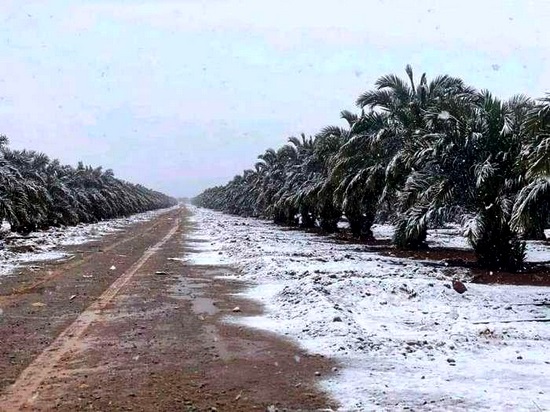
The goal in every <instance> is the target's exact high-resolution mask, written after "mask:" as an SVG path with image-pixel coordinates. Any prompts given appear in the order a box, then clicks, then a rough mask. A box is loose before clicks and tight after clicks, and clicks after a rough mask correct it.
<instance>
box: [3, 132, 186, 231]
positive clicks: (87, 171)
mask: <svg viewBox="0 0 550 412" xmlns="http://www.w3.org/2000/svg"><path fill="white" fill-rule="evenodd" d="M7 145H8V139H7V138H6V137H5V136H0V222H2V221H5V222H7V223H9V224H10V226H11V230H12V231H13V232H18V233H23V234H26V233H29V232H31V231H35V230H40V229H47V228H49V227H52V226H55V227H59V226H73V225H77V224H79V223H93V222H97V221H100V220H104V219H111V218H117V217H123V216H128V215H131V214H134V213H140V212H145V211H148V210H153V209H159V208H164V207H169V206H172V205H174V204H176V200H175V199H173V198H171V197H169V196H166V195H164V194H162V193H160V192H157V191H154V190H151V189H147V188H146V187H143V186H141V185H136V184H132V183H128V182H125V181H123V180H120V179H117V178H115V177H114V175H113V172H112V170H103V169H102V168H101V167H98V168H92V167H90V166H84V165H83V164H82V163H79V164H78V166H77V167H76V168H75V167H72V166H67V165H62V164H61V163H60V162H59V161H58V160H50V159H49V158H48V156H46V155H45V154H43V153H39V152H35V151H32V150H11V149H10V148H9V147H8V146H7Z"/></svg>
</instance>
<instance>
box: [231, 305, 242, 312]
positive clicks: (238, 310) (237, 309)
mask: <svg viewBox="0 0 550 412" xmlns="http://www.w3.org/2000/svg"><path fill="white" fill-rule="evenodd" d="M240 311H241V308H240V307H238V306H235V307H234V308H233V312H240Z"/></svg>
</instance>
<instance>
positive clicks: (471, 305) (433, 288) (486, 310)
mask: <svg viewBox="0 0 550 412" xmlns="http://www.w3.org/2000/svg"><path fill="white" fill-rule="evenodd" d="M191 209H192V211H193V213H194V216H193V218H192V219H193V220H194V221H195V222H196V226H197V229H196V231H195V232H194V233H192V234H191V235H190V239H189V241H190V242H192V248H193V249H194V250H195V251H196V252H195V253H192V254H190V255H189V258H188V260H189V262H190V263H192V264H201V265H224V264H225V265H232V266H234V267H235V268H237V269H238V271H237V273H238V277H239V278H242V279H243V280H246V281H248V282H253V284H255V285H256V286H255V287H253V288H251V289H250V290H248V291H247V292H246V293H245V295H246V296H247V297H250V298H253V299H256V300H259V301H261V302H263V303H264V304H265V307H266V313H265V315H264V316H261V317H249V318H238V319H236V318H228V321H234V322H242V323H244V324H246V325H249V326H251V327H257V328H262V329H267V330H271V331H274V332H277V333H280V334H284V335H287V336H288V337H290V338H292V339H294V340H295V341H296V342H298V343H299V344H300V345H302V346H303V347H304V348H305V349H307V350H309V351H311V352H314V353H319V354H323V355H326V356H330V357H332V358H335V359H336V360H338V361H339V362H340V364H341V368H340V369H339V370H338V371H336V372H335V373H334V374H333V375H332V376H327V377H325V379H324V381H323V385H324V387H325V388H326V389H327V390H328V391H330V393H332V395H333V396H334V397H335V398H336V399H337V400H338V401H339V402H340V403H341V409H342V410H344V411H364V410H366V411H369V410H392V411H393V410H405V409H408V410H438V411H440V410H441V411H449V410H487V411H489V410H490V411H501V410H503V411H521V410H526V411H541V410H550V323H543V322H512V323H503V322H502V321H508V320H526V319H542V318H550V306H548V305H541V304H542V303H544V302H548V301H549V300H550V288H544V287H527V286H524V287H518V286H498V285H479V284H470V283H467V282H466V286H467V288H468V290H467V292H466V293H464V294H463V295H460V294H458V293H457V292H455V291H454V290H453V289H452V288H451V287H450V284H451V279H453V278H462V279H467V275H468V274H467V272H466V270H465V269H464V270H462V269H460V270H457V269H453V268H447V267H445V266H443V265H442V266H441V267H433V266H427V265H425V264H423V263H421V262H414V261H411V260H407V259H400V258H392V257H384V256H380V255H378V254H376V253H372V252H366V251H365V250H364V248H363V247H362V246H360V245H350V244H339V243H335V242H333V241H331V240H330V239H328V238H325V237H320V236H316V235H312V234H307V233H303V232H300V231H289V230H284V229H281V228H279V227H277V226H274V225H272V224H270V223H268V222H264V221H259V220H254V219H242V218H238V217H233V216H227V215H222V214H220V213H216V212H212V211H208V210H205V209H197V208H191ZM374 232H375V235H377V236H379V237H386V236H391V228H390V227H386V226H377V227H375V230H374ZM458 233H459V232H458V229H457V228H451V229H443V230H440V231H438V232H436V233H433V234H431V235H430V237H429V239H428V240H429V241H431V242H432V244H440V245H449V244H451V245H454V246H456V247H468V246H467V244H466V243H465V242H464V240H463V239H462V238H460V236H458V235H457V234H458ZM528 256H529V257H530V258H533V259H534V260H539V261H547V260H550V248H548V246H547V245H544V244H543V243H534V244H530V245H529V255H528ZM478 322H487V323H478Z"/></svg>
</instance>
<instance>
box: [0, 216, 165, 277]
mask: <svg viewBox="0 0 550 412" xmlns="http://www.w3.org/2000/svg"><path fill="white" fill-rule="evenodd" d="M166 210H167V209H164V210H157V211H152V212H145V213H139V214H136V215H133V216H129V217H126V218H120V219H111V220H105V221H102V222H99V223H92V224H81V225H78V226H69V227H64V228H51V229H49V230H45V231H40V232H33V233H30V234H29V235H28V236H24V237H18V236H19V235H17V234H15V233H6V232H4V235H5V236H7V237H8V238H9V237H17V238H16V239H13V240H10V241H9V245H6V243H7V242H0V247H1V249H0V277H1V276H2V275H7V274H9V273H11V272H13V270H14V269H15V268H17V267H18V266H20V265H22V264H26V263H28V262H41V261H46V260H55V259H62V258H66V257H67V254H66V253H64V252H62V251H60V250H59V246H66V245H79V244H82V243H85V242H89V241H91V240H97V239H99V238H101V237H102V236H104V235H106V234H108V233H113V232H117V231H119V230H122V229H123V228H124V227H126V226H128V225H130V224H133V223H137V222H142V221H146V220H150V219H152V218H153V217H154V216H156V215H158V214H159V213H164V212H165V211H166ZM4 229H5V228H4Z"/></svg>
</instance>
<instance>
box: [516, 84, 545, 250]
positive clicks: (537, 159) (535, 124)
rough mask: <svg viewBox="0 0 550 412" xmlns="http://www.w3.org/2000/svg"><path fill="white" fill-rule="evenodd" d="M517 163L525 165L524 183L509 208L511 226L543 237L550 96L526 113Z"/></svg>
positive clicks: (533, 236)
mask: <svg viewBox="0 0 550 412" xmlns="http://www.w3.org/2000/svg"><path fill="white" fill-rule="evenodd" d="M524 125H525V133H526V135H527V139H526V141H525V142H524V145H523V150H522V153H521V156H520V161H519V164H520V165H522V166H524V167H525V168H526V171H525V181H524V186H523V188H522V189H521V191H520V192H519V194H518V196H517V198H516V201H515V204H514V210H513V219H512V220H513V222H512V223H513V226H514V227H515V228H516V229H519V230H522V231H523V233H524V235H525V237H527V238H530V239H545V238H546V237H545V235H544V227H545V225H546V224H547V223H548V213H549V211H550V95H547V96H546V97H544V98H542V99H540V100H539V101H538V102H537V104H536V105H534V106H533V107H532V108H531V109H530V110H529V113H528V114H527V119H526V120H525V123H524Z"/></svg>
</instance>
